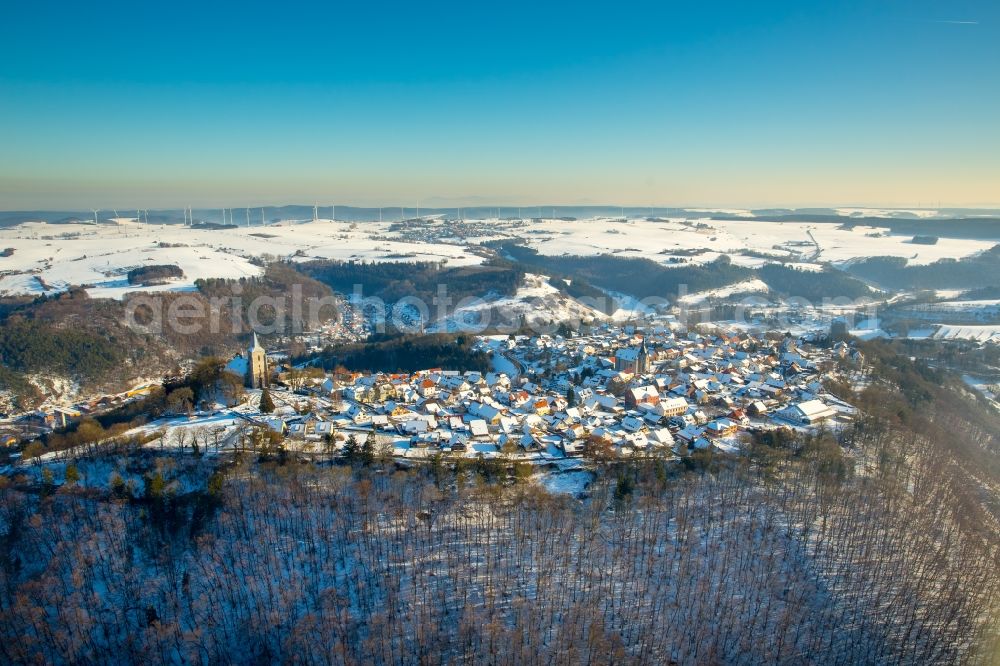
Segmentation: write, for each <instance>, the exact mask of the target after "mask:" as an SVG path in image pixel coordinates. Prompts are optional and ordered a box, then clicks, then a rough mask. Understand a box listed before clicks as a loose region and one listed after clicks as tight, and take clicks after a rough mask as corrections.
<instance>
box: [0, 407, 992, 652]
mask: <svg viewBox="0 0 1000 666" xmlns="http://www.w3.org/2000/svg"><path fill="white" fill-rule="evenodd" d="M874 395H875V394H874V393H873V394H872V396H874ZM859 399H860V400H862V401H863V400H864V396H861V397H860V398H859ZM896 409H897V405H896V403H894V402H893V401H892V400H887V399H885V397H884V396H882V397H879V398H878V399H877V400H876V399H874V397H871V399H870V404H869V405H868V407H867V414H868V415H867V416H866V417H864V418H862V419H860V421H859V422H858V424H857V426H856V427H855V428H853V429H851V430H849V431H847V432H844V433H842V434H841V435H840V436H839V438H836V437H833V436H832V435H824V434H821V435H819V436H816V437H806V438H799V439H796V440H794V441H776V440H759V441H756V442H755V443H754V444H753V445H752V446H751V447H749V449H748V451H747V452H746V455H744V456H743V457H741V458H740V459H738V460H732V459H729V460H723V459H711V458H707V457H706V458H702V459H699V460H697V461H692V462H691V463H690V464H688V465H685V466H677V465H676V464H665V463H650V462H649V461H644V462H643V463H641V464H635V465H631V464H621V465H618V466H616V467H613V468H608V469H606V470H604V471H603V472H602V473H601V474H600V475H599V477H598V481H596V482H595V484H594V485H593V487H592V488H591V493H590V496H589V497H588V498H586V499H584V500H577V499H572V498H569V497H564V496H558V497H556V496H550V495H548V494H546V493H544V492H543V491H541V490H539V489H538V488H537V487H536V486H534V485H532V484H530V483H525V482H520V483H516V484H513V485H504V484H500V483H496V482H491V481H487V480H486V478H485V477H486V476H487V475H486V474H485V473H484V472H483V470H481V469H478V465H476V464H471V465H468V466H461V467H459V468H455V467H453V466H451V465H443V466H439V467H438V468H436V469H430V468H426V467H424V468H418V469H414V470H398V469H395V468H390V467H388V466H380V465H377V464H376V465H373V466H370V467H362V468H351V467H349V466H343V465H333V466H326V465H313V464H303V463H296V462H287V463H285V464H278V463H275V462H270V463H260V462H258V461H255V460H249V459H246V458H245V459H244V460H242V461H236V462H233V463H232V464H229V465H227V466H225V467H224V468H223V469H219V470H216V469H215V468H214V463H211V462H209V461H210V460H211V458H203V459H202V460H201V461H198V462H196V463H194V465H195V469H196V470H201V471H202V476H201V478H202V480H201V481H200V482H199V485H200V489H198V490H195V491H191V492H185V493H180V492H177V493H172V492H171V491H170V486H169V485H167V486H164V487H160V485H159V484H156V483H147V484H146V485H147V487H146V490H145V491H144V492H142V493H134V492H133V491H134V489H129V488H122V487H120V486H118V487H112V490H111V492H110V493H103V494H102V493H95V492H93V491H85V490H83V489H82V488H80V489H74V488H72V487H69V486H68V485H64V486H63V487H61V488H58V489H52V490H50V491H49V492H44V491H41V492H40V491H38V489H37V488H35V487H32V486H28V485H24V484H22V485H19V484H17V483H16V482H14V483H9V484H8V485H7V486H6V487H5V488H3V489H2V491H0V493H2V508H0V511H2V513H0V525H2V528H3V529H2V542H0V547H2V554H3V569H2V574H0V576H2V579H0V580H2V592H0V632H2V638H0V661H3V662H6V663H24V662H29V663H30V662H38V663H163V662H170V663H191V664H203V663H246V662H260V663H265V662H267V663H270V662H302V663H316V664H325V663H392V664H411V663H413V664H416V663H421V664H423V663H426V664H436V663H445V662H452V663H454V662H476V663H494V664H509V663H545V664H578V663H672V662H676V663H685V664H687V663H699V664H705V663H732V664H757V663H832V664H876V663H878V664H884V663H903V664H936V663H940V664H945V663H947V664H954V663H973V664H975V663H979V664H991V663H996V662H995V660H996V659H997V654H998V653H997V648H998V642H997V641H998V638H997V632H998V626H997V617H998V616H997V609H998V603H1000V574H998V571H1000V567H998V564H1000V549H998V547H997V546H998V530H997V524H996V516H995V513H994V511H995V506H993V505H991V502H995V497H996V496H995V487H993V488H992V489H991V488H990V487H989V486H988V479H989V478H992V474H991V470H987V469H984V468H983V467H982V466H981V465H980V467H979V469H978V470H971V469H970V464H971V463H970V459H969V458H966V457H963V456H962V455H961V454H960V453H959V452H960V451H961V450H962V447H964V446H976V447H978V449H977V450H979V451H980V452H982V451H987V452H990V451H991V450H992V449H991V447H993V446H995V444H996V442H995V438H996V432H995V431H987V430H982V429H977V426H975V425H974V424H973V423H972V422H971V421H970V420H969V419H965V418H962V416H961V415H956V414H955V413H954V412H950V413H948V414H944V413H941V414H935V413H933V411H927V412H926V413H924V414H915V415H911V416H910V417H907V418H905V419H904V418H901V417H899V416H898V415H895V416H894V412H895V410H896ZM118 460H119V461H120V463H121V464H123V465H126V464H128V465H135V464H138V463H137V458H136V456H131V457H119V458H118ZM972 460H973V462H974V461H975V460H976V458H973V459H972ZM683 467H686V468H688V469H682V468H683ZM186 473H188V474H193V475H195V476H197V472H196V471H195V472H192V471H190V470H188V472H186ZM974 474H977V475H978V479H977V478H972V477H973V475H974Z"/></svg>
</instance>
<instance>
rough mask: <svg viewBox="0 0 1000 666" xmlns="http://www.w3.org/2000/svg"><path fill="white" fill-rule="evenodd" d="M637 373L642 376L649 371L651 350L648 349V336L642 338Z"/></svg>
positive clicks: (636, 363)
mask: <svg viewBox="0 0 1000 666" xmlns="http://www.w3.org/2000/svg"><path fill="white" fill-rule="evenodd" d="M635 366H636V372H638V373H639V374H642V373H644V372H646V371H647V370H649V349H647V348H646V336H645V335H643V336H642V342H641V343H640V344H639V354H638V356H637V357H636V359H635Z"/></svg>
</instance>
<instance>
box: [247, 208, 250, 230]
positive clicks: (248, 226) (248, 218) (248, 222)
mask: <svg viewBox="0 0 1000 666" xmlns="http://www.w3.org/2000/svg"><path fill="white" fill-rule="evenodd" d="M249 228H250V209H249V208H247V229H249Z"/></svg>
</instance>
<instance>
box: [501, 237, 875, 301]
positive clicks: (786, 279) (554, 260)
mask: <svg viewBox="0 0 1000 666" xmlns="http://www.w3.org/2000/svg"><path fill="white" fill-rule="evenodd" d="M498 247H499V249H500V250H501V251H502V252H504V253H505V254H507V255H509V256H511V257H513V258H514V259H516V260H517V261H518V262H520V263H522V264H523V265H524V266H525V267H526V268H527V269H531V270H536V271H538V272H543V273H544V272H548V273H555V274H557V275H560V276H563V277H560V283H561V284H560V285H557V286H561V287H562V286H563V285H565V291H566V293H569V294H570V295H571V296H576V293H574V291H575V292H577V293H579V294H580V295H585V296H592V295H593V291H595V290H594V288H593V287H592V286H591V285H597V286H598V287H602V288H604V289H609V290H611V291H617V292H621V293H624V294H630V295H632V296H635V297H636V298H649V297H656V298H668V299H674V298H676V297H677V296H678V294H680V290H681V288H682V286H683V288H684V289H685V290H686V292H687V293H693V292H699V291H706V290H709V289H717V288H719V287H725V286H728V285H731V284H735V283H737V282H742V281H744V280H749V279H751V278H754V277H759V278H760V279H761V280H763V281H764V282H765V283H767V285H768V286H769V287H770V288H771V289H772V290H774V291H775V292H778V293H780V294H782V295H784V296H795V297H798V298H805V299H808V300H810V301H813V302H819V301H822V300H823V299H824V298H837V297H846V298H852V299H853V298H860V297H863V296H867V295H870V294H871V290H870V289H869V288H868V287H867V286H866V285H865V284H864V283H863V282H861V281H860V280H858V279H857V278H854V277H851V276H850V275H848V274H846V273H844V272H842V271H838V270H835V269H832V268H824V269H823V270H820V271H806V270H801V269H796V268H793V267H789V266H784V265H781V264H765V265H764V266H763V267H761V268H759V269H756V270H755V269H752V268H747V267H743V266H738V265H736V264H733V263H732V261H731V260H730V258H729V257H728V256H726V255H722V256H720V257H719V258H718V259H716V260H715V261H712V262H709V263H706V264H687V265H682V266H664V265H662V264H658V263H656V262H655V261H652V260H650V259H643V258H636V257H618V256H614V255H610V254H602V255H597V256H586V257H583V256H565V255H564V256H548V255H541V254H539V253H538V252H537V251H536V250H534V249H532V248H528V247H524V246H521V245H505V244H500V245H499V246H498ZM567 281H568V282H569V284H567ZM577 282H579V284H577Z"/></svg>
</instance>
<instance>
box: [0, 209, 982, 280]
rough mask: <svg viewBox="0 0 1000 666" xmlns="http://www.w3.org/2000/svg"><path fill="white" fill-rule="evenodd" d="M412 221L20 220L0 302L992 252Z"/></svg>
mask: <svg viewBox="0 0 1000 666" xmlns="http://www.w3.org/2000/svg"><path fill="white" fill-rule="evenodd" d="M729 212H732V211H729ZM709 213H710V211H706V215H707V214H709ZM421 225H422V226H419V225H418V226H416V227H412V228H402V229H401V228H400V227H399V225H396V226H395V227H394V226H393V225H392V224H390V223H389V222H385V223H381V222H361V223H356V224H355V223H349V222H344V221H332V220H322V219H321V220H310V221H287V222H279V223H274V224H269V225H266V226H262V225H257V226H251V227H242V226H241V227H237V228H233V229H216V230H212V229H197V228H186V227H183V226H179V225H160V226H158V225H140V224H135V223H127V224H117V225H116V224H100V225H94V224H46V223H42V222H26V223H23V224H20V225H18V226H14V227H9V228H4V229H0V248H12V249H13V254H12V255H11V256H9V257H2V258H0V295H11V294H40V293H44V292H46V291H59V290H64V289H66V288H68V287H70V286H76V285H86V286H87V287H88V290H89V293H90V294H91V295H93V296H104V297H111V298H121V297H122V296H123V295H124V294H125V293H127V292H129V291H135V290H139V289H142V290H150V289H149V288H141V287H136V286H132V285H129V284H128V281H127V279H126V274H127V273H128V271H129V270H131V269H133V268H136V267H139V266H148V265H155V264H176V265H178V266H180V267H181V269H182V270H183V271H184V278H182V279H178V280H176V281H173V282H171V283H169V284H166V285H161V286H159V287H156V288H154V289H169V290H185V289H192V288H193V287H194V282H195V280H197V279H199V278H209V277H222V278H239V277H245V276H252V275H258V274H259V273H260V270H261V269H260V267H259V266H257V265H256V264H255V263H254V262H252V261H251V260H252V259H254V258H256V257H262V256H273V257H280V258H287V259H292V260H295V261H305V260H309V259H316V258H322V259H341V260H351V259H356V260H366V261H440V262H445V263H446V264H447V265H448V266H462V265H474V264H479V263H481V262H482V261H483V258H482V257H481V256H480V255H479V254H477V253H475V252H472V251H470V250H469V249H468V243H475V242H479V241H482V240H487V239H495V238H518V239H520V240H521V242H524V243H526V244H527V245H529V246H531V247H533V248H535V249H537V250H538V251H539V252H540V253H542V254H548V255H564V254H571V255H572V254H579V255H595V254H604V253H612V254H615V255H618V256H622V257H645V258H648V259H652V260H653V261H657V262H660V263H666V264H677V263H687V262H690V263H705V262H709V261H713V260H714V259H716V258H718V257H719V256H721V255H723V254H726V255H729V256H730V258H731V259H732V260H733V261H734V262H735V263H737V264H740V265H745V266H751V267H757V266H760V265H762V264H764V263H766V262H768V261H773V260H782V261H789V262H793V263H794V264H795V265H797V266H799V267H801V268H807V269H808V268H818V267H819V265H820V264H821V263H824V262H832V263H834V264H837V265H841V264H844V263H847V262H850V261H852V260H856V259H858V258H861V257H871V256H896V257H904V258H906V259H907V260H908V261H910V262H911V263H918V264H924V263H929V262H932V261H936V260H938V259H942V258H961V257H966V256H969V255H971V254H974V253H977V252H980V251H983V250H986V249H989V248H990V247H992V246H993V245H994V243H993V242H992V241H980V240H957V239H947V238H942V239H940V240H939V241H938V243H937V244H936V245H917V244H913V243H912V242H910V241H911V237H910V236H907V235H890V234H889V233H888V230H887V229H881V228H874V227H856V228H854V229H841V228H839V226H838V225H834V224H819V223H796V222H763V221H760V220H757V219H753V218H752V217H747V218H745V219H739V220H732V221H723V220H711V219H708V218H705V219H700V220H683V219H669V220H667V219H663V220H661V219H657V220H653V221H651V220H647V219H631V220H622V219H620V218H619V219H612V218H594V219H581V220H572V221H566V220H559V219H539V220H534V221H519V220H508V219H505V220H500V219H492V220H465V221H464V222H463V223H462V226H463V228H464V229H466V231H467V230H468V229H469V228H472V229H478V232H473V233H472V234H471V235H468V236H467V237H465V238H458V237H456V235H455V234H456V232H455V231H454V229H453V227H452V225H451V223H449V222H446V221H443V220H433V221H431V220H423V221H422V222H421ZM541 296H544V295H541Z"/></svg>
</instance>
